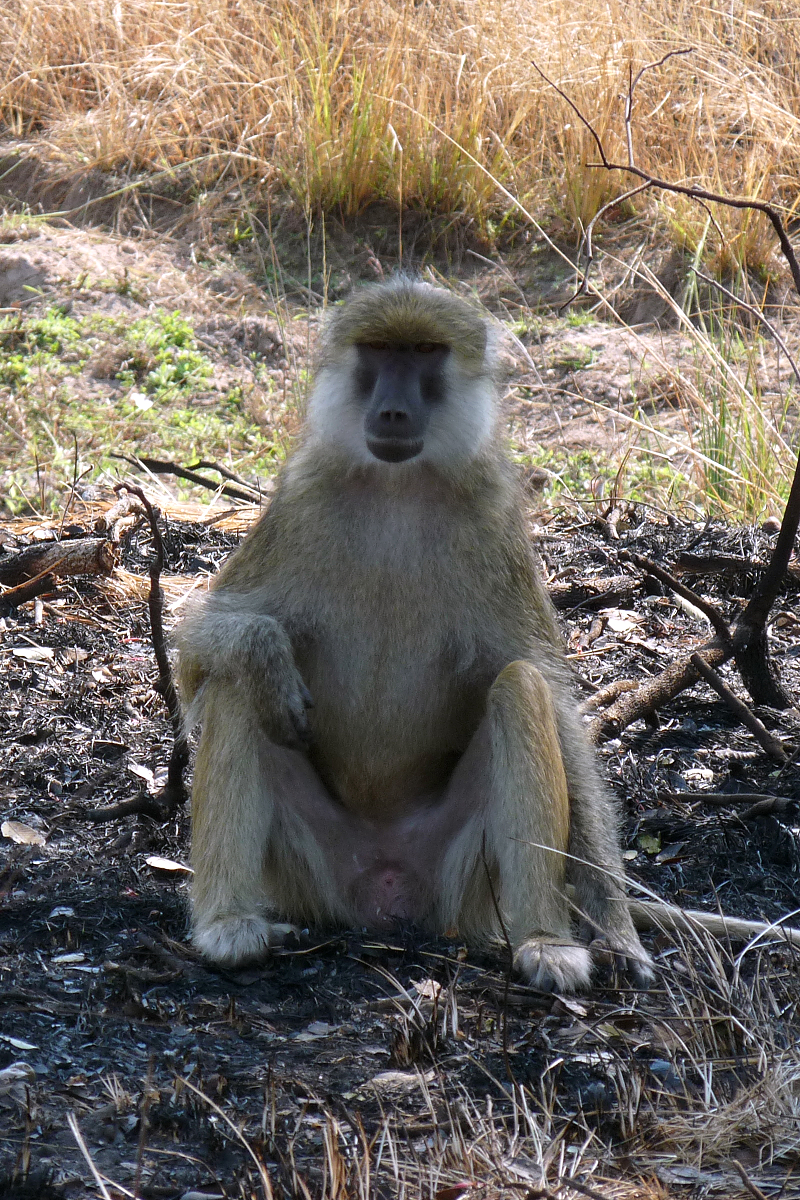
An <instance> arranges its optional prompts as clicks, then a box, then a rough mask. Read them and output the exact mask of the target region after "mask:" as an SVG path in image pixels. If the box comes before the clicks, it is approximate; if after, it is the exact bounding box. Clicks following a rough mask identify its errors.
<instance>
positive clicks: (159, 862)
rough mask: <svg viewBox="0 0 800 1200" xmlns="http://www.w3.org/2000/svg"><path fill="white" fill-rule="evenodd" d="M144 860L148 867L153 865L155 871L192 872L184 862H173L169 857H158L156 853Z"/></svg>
mask: <svg viewBox="0 0 800 1200" xmlns="http://www.w3.org/2000/svg"><path fill="white" fill-rule="evenodd" d="M144 861H145V862H146V863H147V865H148V867H153V868H155V870H156V871H186V873H187V874H188V875H192V874H194V872H193V871H192V868H191V867H189V866H187V865H186V863H179V862H175V861H174V859H171V858H160V857H159V855H158V854H151V855H150V857H149V858H146V859H145V860H144Z"/></svg>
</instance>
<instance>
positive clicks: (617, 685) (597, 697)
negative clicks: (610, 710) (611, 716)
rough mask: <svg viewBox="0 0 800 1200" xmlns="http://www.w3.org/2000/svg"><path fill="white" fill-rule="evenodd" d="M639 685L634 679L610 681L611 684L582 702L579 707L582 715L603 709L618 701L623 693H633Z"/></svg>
mask: <svg viewBox="0 0 800 1200" xmlns="http://www.w3.org/2000/svg"><path fill="white" fill-rule="evenodd" d="M638 686H639V684H638V682H637V681H636V680H635V679H612V681H611V683H607V684H606V686H605V687H602V688H599V689H598V691H596V692H595V693H594V695H593V696H590V697H589V698H588V700H584V702H583V704H582V705H581V712H582V713H589V712H594V711H595V709H597V708H605V706H606V705H607V704H611V703H613V701H614V700H618V699H619V697H620V696H621V695H623V693H624V692H635V691H636V689H637V688H638Z"/></svg>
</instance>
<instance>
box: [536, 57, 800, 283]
mask: <svg viewBox="0 0 800 1200" xmlns="http://www.w3.org/2000/svg"><path fill="white" fill-rule="evenodd" d="M679 53H687V51H680V52H679ZM662 61H664V60H662ZM649 65H650V66H658V65H660V63H659V64H656V63H653V64H649ZM533 66H534V69H535V70H536V71H537V72H538V73H539V75H541V77H542V79H543V80H544V81H545V83H547V84H548V85H549V86H550V87H551V88H552V89H553V91H554V92H556V94H557V95H559V96H560V97H561V99H562V100H563V101H564V102H565V103H566V104H568V105H569V107H570V108H571V109H572V111H573V112H574V113H575V116H576V117H577V118H578V120H579V121H580V122H581V124H582V125H583V126H584V128H585V129H586V130H587V131H588V133H589V134H590V136H591V137H592V139H593V141H594V144H595V146H596V147H597V151H598V154H599V155H600V162H599V163H587V166H589V167H598V166H600V167H603V168H605V170H606V171H622V172H626V173H627V174H629V175H634V176H635V177H636V178H637V179H641V180H642V181H643V182H644V183H646V184H647V186H648V187H649V188H654V189H656V190H657V191H661V192H672V193H674V194H675V195H678V196H688V197H689V199H690V200H699V201H704V202H705V203H708V204H723V205H725V206H726V207H727V208H739V209H749V210H751V211H753V212H760V213H763V214H764V216H765V217H767V218H768V220H769V221H770V223H771V224H772V227H773V229H774V230H775V234H776V236H777V238H778V242H779V244H780V247H781V252H782V253H783V257H784V258H785V259H786V262H787V263H788V266H789V270H790V271H791V274H792V280H793V282H794V286H795V290H796V291H797V294H798V295H799V296H800V262H798V259H797V256H796V254H795V252H794V247H793V246H792V243H791V241H790V239H789V234H788V233H787V231H786V227H785V225H784V223H783V219H782V217H781V215H780V213H779V212H778V210H777V208H775V206H774V205H773V204H768V203H767V202H766V201H765V200H753V199H749V198H746V197H741V196H725V195H723V194H722V193H720V192H710V191H708V189H707V188H701V187H697V186H696V185H694V184H687V183H673V182H672V181H671V180H669V179H661V178H660V177H659V176H657V175H652V174H651V173H650V172H649V171H643V170H642V169H641V167H637V166H636V165H635V164H634V163H633V162H628V163H617V162H613V161H612V160H611V159H609V157H608V155H607V154H606V151H605V147H604V145H603V141H602V139H601V137H600V135H599V133H598V132H597V130H596V129H595V128H594V126H593V125H592V123H591V121H590V120H589V118H588V117H586V116H584V114H583V113H582V112H581V110H580V109H579V108H578V106H577V104H576V103H575V101H574V100H571V99H570V97H569V96H568V95H567V93H566V92H565V91H564V90H563V88H560V87H559V86H558V84H556V83H554V82H553V80H552V79H549V78H548V76H547V75H545V73H544V71H543V70H542V69H541V67H539V66H538V65H537V64H536V63H535V62H534V64H533ZM641 74H642V73H641V71H640V72H639V74H638V75H637V76H636V78H635V79H634V80H633V81H632V82H631V84H630V86H629V90H628V99H629V105H630V108H629V112H630V111H632V108H633V91H634V89H635V87H636V84H637V83H638V81H639V79H640V78H641Z"/></svg>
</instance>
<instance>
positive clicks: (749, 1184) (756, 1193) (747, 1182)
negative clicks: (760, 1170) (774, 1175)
mask: <svg viewBox="0 0 800 1200" xmlns="http://www.w3.org/2000/svg"><path fill="white" fill-rule="evenodd" d="M732 1161H733V1165H734V1167H735V1168H736V1170H737V1171H738V1173H739V1178H740V1179H741V1181H742V1183H743V1184H744V1186H745V1187H746V1188H747V1190H748V1192H749V1193H750V1195H751V1196H753V1197H755V1200H767V1197H766V1196H765V1195H764V1193H763V1192H762V1190H761V1188H760V1187H756V1185H755V1184H754V1183H753V1181H752V1179H751V1178H750V1176H749V1175H748V1174H747V1171H745V1169H744V1167H743V1166H742V1164H741V1163H740V1162H739V1160H738V1158H734V1159H733V1160H732Z"/></svg>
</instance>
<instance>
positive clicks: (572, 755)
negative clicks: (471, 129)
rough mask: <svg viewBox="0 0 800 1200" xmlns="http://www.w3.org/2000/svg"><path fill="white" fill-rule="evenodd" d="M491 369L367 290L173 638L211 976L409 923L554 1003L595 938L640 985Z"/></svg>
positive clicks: (432, 307)
mask: <svg viewBox="0 0 800 1200" xmlns="http://www.w3.org/2000/svg"><path fill="white" fill-rule="evenodd" d="M494 361H495V355H494V354H493V351H492V348H491V346H490V344H489V337H488V327H487V324H486V322H485V320H484V319H483V318H482V317H481V315H480V314H479V313H478V312H477V311H476V310H475V309H474V308H473V307H472V305H470V304H468V303H467V302H465V301H463V300H461V299H459V298H457V297H456V296H455V295H453V294H451V293H450V292H449V291H446V290H444V289H441V288H438V287H433V286H431V285H429V284H426V283H422V282H418V281H414V280H409V279H407V278H399V279H396V280H394V281H392V282H389V283H381V284H376V285H372V286H366V287H363V288H362V289H360V290H358V291H357V292H356V293H355V294H354V296H353V298H352V299H351V300H350V301H349V302H348V303H346V304H345V305H343V306H342V307H341V308H339V309H337V310H336V311H335V312H334V314H333V316H332V318H331V319H330V321H329V322H328V325H327V328H326V330H325V332H324V335H323V338H322V346H321V353H320V356H319V363H318V369H317V374H316V382H315V386H314V388H313V391H312V395H311V399H310V403H309V411H308V419H307V424H306V428H305V431H304V435H303V438H302V441H301V444H300V446H299V448H298V449H297V451H296V452H295V453H294V454H293V455H292V456H291V458H290V459H289V461H288V463H287V465H286V467H285V468H284V470H283V472H282V474H281V476H280V479H279V482H278V486H277V489H276V492H275V495H274V498H273V500H272V502H271V504H270V506H269V509H268V510H267V512H266V514H265V515H264V516H263V517H262V518H261V520H260V521H259V522H258V524H257V525H256V526H255V527H254V529H253V530H252V531H251V532H250V534H249V535H248V536H247V538H246V539H245V541H244V542H243V544H242V546H241V547H240V548H239V549H238V550H237V551H236V552H235V553H234V554H233V555H232V556H231V558H230V559H229V560H228V562H227V563H226V564H225V566H224V567H223V569H222V570H221V571H220V573H219V575H218V577H217V578H216V580H215V582H214V586H213V588H212V590H211V591H210V593H209V594H208V596H207V598H206V599H205V600H204V601H202V602H201V603H199V604H198V605H197V606H196V607H195V608H194V610H192V611H191V612H190V613H189V614H188V615H187V617H186V619H185V621H184V622H183V624H182V626H181V627H180V629H179V631H178V634H177V641H178V645H179V649H180V680H181V686H182V690H183V694H184V696H185V697H186V699H187V701H188V702H189V703H190V719H191V720H196V719H199V720H201V721H202V733H201V737H200V742H199V747H198V752H197V761H196V766H195V774H194V789H193V798H192V826H193V833H192V837H193V847H192V861H193V864H194V872H195V874H194V884H193V897H192V906H193V934H194V941H195V944H196V945H197V947H198V948H199V949H200V950H201V951H202V952H203V953H204V954H205V955H206V956H207V957H208V958H210V959H212V960H213V961H215V962H217V963H219V964H222V965H225V966H229V967H230V966H237V965H240V964H243V963H246V962H249V961H253V960H259V959H263V958H264V957H266V955H267V954H268V952H269V949H270V947H272V946H274V945H276V944H277V943H278V942H280V941H281V940H282V939H283V938H284V936H285V933H286V929H287V926H286V925H285V924H280V923H279V922H285V921H288V922H293V923H295V924H306V923H312V922H317V923H320V922H322V923H331V922H333V923H336V924H339V925H343V926H350V927H352V926H356V927H369V928H372V929H376V928H381V927H387V926H391V925H393V924H395V923H396V922H409V923H412V924H414V925H415V926H418V927H420V928H421V929H425V930H429V931H431V932H434V933H435V932H439V933H445V932H447V933H453V932H455V931H457V932H458V935H459V936H463V937H464V938H466V939H468V940H472V941H474V942H486V941H488V940H490V939H493V938H499V937H501V936H506V937H507V938H509V939H510V941H511V943H512V946H513V949H514V956H515V957H514V962H515V966H516V968H517V969H518V971H519V972H520V973H521V975H522V976H523V977H524V978H525V979H526V980H528V981H529V982H530V983H532V984H533V985H534V986H536V987H539V988H543V989H551V990H552V989H555V990H564V991H568V990H573V989H577V988H584V987H586V986H588V984H589V980H590V971H591V957H592V950H593V948H594V947H593V946H592V945H587V944H586V942H587V941H588V939H590V938H594V939H595V943H594V946H595V947H600V946H601V947H602V948H603V949H604V951H605V952H606V954H608V953H611V954H613V955H614V956H615V957H616V958H617V959H618V960H619V961H620V962H621V963H622V964H623V966H624V967H625V968H626V969H627V970H628V971H629V972H630V974H631V975H632V976H633V978H634V979H635V980H636V981H637V982H639V983H641V984H646V983H647V982H648V981H649V979H650V978H651V976H652V972H651V969H650V965H649V959H648V956H647V954H646V953H645V951H644V950H643V949H642V947H641V945H640V942H639V939H638V936H637V934H636V932H635V930H634V927H633V923H632V921H631V918H630V915H629V911H628V906H627V903H626V900H625V898H624V882H623V876H622V863H621V855H620V851H619V846H618V831H617V817H616V813H615V810H614V806H613V805H612V803H611V801H610V798H609V797H608V795H607V794H606V791H605V789H604V787H603V784H602V782H601V780H600V778H599V775H598V771H597V768H596V766H595V763H594V761H593V757H592V754H591V752H590V748H589V746H588V743H587V740H586V738H585V736H584V733H583V731H582V728H581V724H580V718H579V717H578V714H577V704H576V701H575V699H574V697H573V695H572V692H571V690H570V686H569V681H568V675H567V669H566V664H565V662H564V657H563V651H562V648H561V641H560V636H559V632H558V629H557V626H556V622H555V617H554V614H553V610H552V608H551V606H550V603H549V601H548V598H547V596H546V594H545V591H544V589H543V587H542V584H541V583H540V581H539V579H538V577H537V574H536V570H535V567H534V562H533V558H532V553H531V548H530V545H529V540H528V537H527V534H526V530H525V524H524V515H523V505H522V501H521V498H520V493H519V490H518V484H517V480H516V473H515V469H514V467H513V465H512V464H511V462H510V461H509V459H508V457H507V455H506V453H505V450H504V445H503V435H502V432H501V431H500V429H499V418H498V404H497V397H496V390H495V384H494V374H495V365H494ZM568 881H569V882H570V883H572V884H573V885H574V895H575V902H574V906H573V907H572V908H571V906H570V902H569V901H568V900H567V898H566V895H565V886H566V884H567V882H568ZM572 915H574V916H575V918H576V921H577V923H578V924H579V926H580V927H581V929H580V933H579V937H578V938H576V937H574V936H573V932H572V921H571V917H572ZM579 938H582V939H583V940H579Z"/></svg>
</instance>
